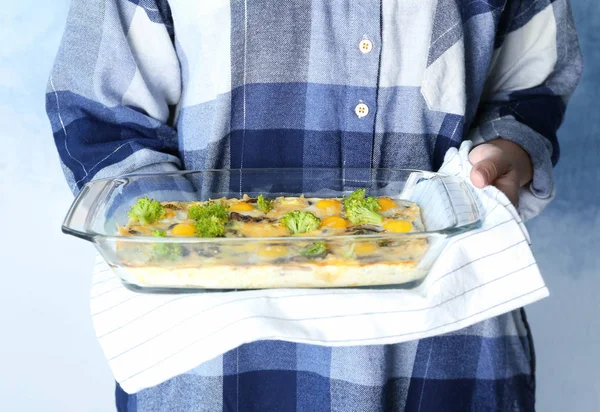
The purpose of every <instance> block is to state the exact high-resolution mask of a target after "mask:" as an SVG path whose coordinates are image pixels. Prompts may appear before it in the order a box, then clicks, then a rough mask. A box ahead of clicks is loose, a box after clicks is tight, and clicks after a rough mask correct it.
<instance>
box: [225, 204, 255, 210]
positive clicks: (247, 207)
mask: <svg viewBox="0 0 600 412" xmlns="http://www.w3.org/2000/svg"><path fill="white" fill-rule="evenodd" d="M229 209H230V210H231V211H233V212H249V211H251V210H254V206H252V205H251V204H250V203H246V202H238V203H234V204H232V205H231V206H230V207H229Z"/></svg>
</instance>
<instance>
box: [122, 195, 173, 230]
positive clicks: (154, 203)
mask: <svg viewBox="0 0 600 412" xmlns="http://www.w3.org/2000/svg"><path fill="white" fill-rule="evenodd" d="M127 215H128V216H129V217H130V218H131V219H134V220H137V221H138V222H140V223H142V224H144V225H151V224H152V223H155V222H157V221H159V220H161V219H162V218H163V217H165V208H164V207H163V205H161V204H160V202H159V201H158V200H155V199H149V198H148V197H147V196H146V197H142V198H139V199H138V200H137V202H136V203H134V204H133V205H132V206H131V208H130V209H129V212H127Z"/></svg>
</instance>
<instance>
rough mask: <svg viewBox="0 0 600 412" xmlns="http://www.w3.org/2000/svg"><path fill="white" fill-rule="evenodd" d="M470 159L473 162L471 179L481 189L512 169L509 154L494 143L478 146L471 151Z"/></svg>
mask: <svg viewBox="0 0 600 412" xmlns="http://www.w3.org/2000/svg"><path fill="white" fill-rule="evenodd" d="M469 160H470V161H471V163H473V169H472V170H471V181H472V182H473V184H474V185H475V187H478V188H480V189H481V188H484V187H486V186H487V185H490V184H492V183H493V182H494V181H495V180H496V179H498V178H499V177H500V176H502V175H504V174H506V173H508V172H509V171H510V170H511V163H510V159H509V158H508V156H506V154H505V153H504V152H503V151H502V149H500V148H498V147H496V146H493V145H481V146H477V147H476V148H474V149H473V150H472V151H471V153H469Z"/></svg>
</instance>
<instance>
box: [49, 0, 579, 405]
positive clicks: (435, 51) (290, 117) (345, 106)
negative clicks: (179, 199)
mask: <svg viewBox="0 0 600 412" xmlns="http://www.w3.org/2000/svg"><path fill="white" fill-rule="evenodd" d="M581 67H582V63H581V55H580V51H579V45H578V41H577V36H576V33H575V29H574V27H573V22H572V18H571V12H570V7H569V4H568V0H485V1H484V0H358V1H346V0H339V1H337V0H336V1H335V2H333V1H331V2H330V1H324V0H312V1H308V0H244V1H242V0H230V1H228V0H214V1H198V0H170V1H167V0H97V1H92V2H84V1H82V0H73V3H72V7H71V11H70V14H69V18H68V22H67V28H66V31H65V34H64V38H63V42H62V45H61V47H60V50H59V53H58V57H57V59H56V63H55V66H54V69H53V71H52V74H51V76H50V81H49V84H48V93H47V95H46V105H47V111H48V116H49V118H50V121H51V124H52V129H53V134H54V138H55V142H56V146H57V149H58V152H59V154H60V158H61V163H62V165H63V170H64V172H65V175H66V178H67V180H68V182H69V185H70V187H71V188H72V190H73V191H74V192H76V191H78V190H79V189H80V188H81V187H82V186H83V185H84V184H85V183H86V182H88V181H89V180H91V179H94V178H100V177H107V176H114V175H118V174H122V173H129V172H134V171H139V172H149V171H161V170H176V169H205V168H216V169H220V168H252V167H324V166H326V167H346V168H352V167H394V168H417V169H436V168H438V167H439V166H440V165H441V162H442V160H443V157H444V154H445V152H446V151H447V150H448V148H450V147H458V146H459V144H460V142H461V141H462V140H464V139H472V140H473V141H475V142H476V143H479V142H483V141H488V140H492V139H495V138H498V137H502V138H505V139H508V140H512V141H514V142H516V143H517V144H519V145H521V147H523V148H524V149H525V150H526V151H527V152H528V153H529V155H530V157H531V160H532V163H533V166H534V178H533V181H532V183H531V184H530V185H529V186H528V187H526V188H524V189H523V190H522V193H521V212H522V213H523V214H524V215H527V216H533V215H535V214H536V213H538V212H539V211H540V210H541V209H542V208H543V207H544V205H545V204H547V203H548V201H549V200H550V199H551V198H552V197H553V194H554V183H553V178H552V168H553V165H554V164H555V163H556V162H557V160H558V156H559V146H558V142H557V138H556V131H557V129H558V127H559V126H560V123H561V121H562V118H563V115H564V111H565V106H566V103H567V101H568V98H569V97H570V95H571V94H572V92H573V90H574V88H575V87H576V84H577V81H578V79H579V76H580V73H581ZM533 388H534V385H533V368H532V355H531V343H530V341H529V334H528V332H527V328H526V323H525V322H524V320H523V318H522V316H521V313H520V312H514V313H510V314H506V315H504V316H501V317H498V318H495V319H490V320H488V321H486V322H483V323H481V324H478V325H475V326H473V327H470V328H467V329H465V330H462V331H459V332H457V333H453V334H450V335H443V336H438V337H435V338H429V339H424V340H421V341H413V342H408V343H402V344H398V345H389V346H364V347H363V346H361V347H351V348H327V347H320V346H311V345H301V344H293V343H286V342H276V341H270V342H269V341H268V342H254V343H249V344H247V345H244V346H242V347H240V348H238V349H236V350H234V351H231V352H229V353H226V354H225V355H223V356H222V357H219V358H218V359H215V360H213V361H211V362H209V363H207V364H204V365H199V366H198V367H197V368H196V369H194V370H191V371H190V372H189V373H187V374H185V375H182V376H179V377H177V378H175V379H172V380H171V381H168V382H165V383H163V384H161V385H159V386H157V387H155V388H151V389H147V390H144V391H142V392H140V393H137V394H132V395H127V394H124V393H123V392H122V391H120V390H119V388H117V395H118V396H117V400H118V404H119V408H120V410H130V411H135V410H138V411H146V410H149V411H162V410H165V411H167V410H168V411H171V410H173V411H187V410H194V411H196V410H198V411H200V410H207V411H217V410H260V411H265V410H277V411H285V410H307V411H321V410H327V411H328V410H340V411H352V410H356V411H371V410H403V409H404V408H406V409H408V410H413V409H414V410H421V411H427V410H444V411H451V410H457V411H459V410H460V411H464V410H477V411H479V410H531V409H533V399H534V397H533Z"/></svg>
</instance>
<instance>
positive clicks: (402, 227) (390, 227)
mask: <svg viewBox="0 0 600 412" xmlns="http://www.w3.org/2000/svg"><path fill="white" fill-rule="evenodd" d="M383 228H384V229H385V230H386V231H388V232H395V233H406V232H410V231H411V230H412V223H410V222H408V221H406V220H387V221H385V222H383Z"/></svg>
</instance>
